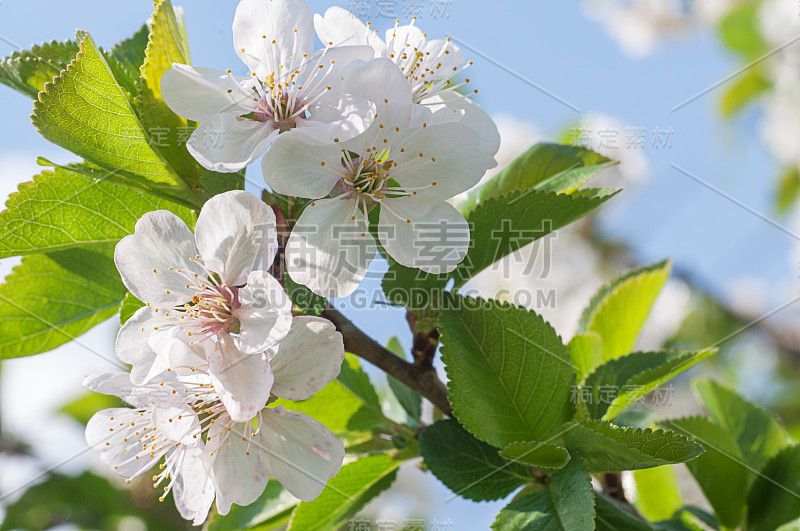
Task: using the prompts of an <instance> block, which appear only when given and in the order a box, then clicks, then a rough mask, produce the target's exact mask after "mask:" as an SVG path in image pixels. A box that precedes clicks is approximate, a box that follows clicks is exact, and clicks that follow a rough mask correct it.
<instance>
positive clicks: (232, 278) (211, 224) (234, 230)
mask: <svg viewBox="0 0 800 531" xmlns="http://www.w3.org/2000/svg"><path fill="white" fill-rule="evenodd" d="M195 238H196V240H197V249H198V250H199V252H200V256H202V257H203V261H204V262H205V265H206V267H208V268H209V269H210V270H211V271H214V272H216V273H219V274H220V275H221V276H222V281H223V282H224V283H226V284H228V285H229V286H240V285H242V284H244V283H245V282H246V281H247V275H249V274H250V273H251V272H252V271H261V270H267V269H269V268H270V266H271V265H272V261H273V260H274V259H275V253H276V252H277V250H278V231H277V229H276V228H275V213H274V212H273V211H272V209H271V208H270V207H268V206H267V205H266V204H264V202H263V201H261V200H260V199H258V198H257V197H255V196H254V195H252V194H250V193H248V192H245V191H243V190H234V191H231V192H225V193H223V194H219V195H216V196H214V197H212V198H211V199H209V200H208V201H207V202H206V204H205V205H204V206H203V209H202V211H201V212H200V215H199V216H198V217H197V224H196V225H195Z"/></svg>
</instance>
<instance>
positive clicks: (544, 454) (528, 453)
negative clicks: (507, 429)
mask: <svg viewBox="0 0 800 531" xmlns="http://www.w3.org/2000/svg"><path fill="white" fill-rule="evenodd" d="M500 455H501V456H502V457H505V458H506V459H509V460H511V461H516V462H518V463H524V464H526V465H530V466H532V467H534V468H544V469H547V470H556V469H559V468H564V465H566V464H567V463H568V462H569V459H570V456H569V452H568V451H567V450H566V449H565V448H562V447H560V446H556V445H554V444H544V443H539V442H532V441H521V442H515V443H511V444H509V445H508V446H506V447H505V448H503V449H502V450H500Z"/></svg>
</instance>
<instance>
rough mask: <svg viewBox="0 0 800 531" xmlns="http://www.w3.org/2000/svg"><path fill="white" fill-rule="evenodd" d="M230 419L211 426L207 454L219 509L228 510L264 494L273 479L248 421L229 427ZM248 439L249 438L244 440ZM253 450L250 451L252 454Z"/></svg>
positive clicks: (207, 468) (220, 510)
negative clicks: (270, 477) (247, 425)
mask: <svg viewBox="0 0 800 531" xmlns="http://www.w3.org/2000/svg"><path fill="white" fill-rule="evenodd" d="M227 426H228V424H227V423H226V422H222V421H219V422H216V423H214V424H213V425H212V426H211V429H210V430H209V435H208V439H207V444H206V453H205V455H204V457H203V461H204V466H205V469H206V470H208V471H209V472H210V473H211V476H212V478H213V481H214V486H215V487H216V493H217V512H218V513H219V514H221V515H226V514H228V511H230V509H231V504H234V503H236V504H238V505H250V504H251V503H253V502H254V501H256V500H257V499H258V497H259V496H261V493H262V492H264V488H265V487H266V486H267V482H268V481H269V468H268V465H267V462H266V460H264V459H263V458H262V454H263V452H262V451H261V450H260V448H259V446H258V443H257V442H256V441H254V440H253V439H254V438H253V437H250V431H251V430H249V429H247V430H246V429H245V425H244V424H241V423H239V424H235V425H233V426H232V429H231V431H228V428H227ZM242 439H245V440H242ZM248 452H249V455H248Z"/></svg>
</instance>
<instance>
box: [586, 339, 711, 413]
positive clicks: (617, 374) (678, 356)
mask: <svg viewBox="0 0 800 531" xmlns="http://www.w3.org/2000/svg"><path fill="white" fill-rule="evenodd" d="M714 352H715V350H712V349H705V350H699V351H696V350H659V351H656V352H634V353H633V354H628V355H627V356H622V357H620V358H617V359H614V360H610V361H608V362H606V363H604V364H603V365H600V366H599V367H597V368H595V370H594V371H593V372H592V373H591V374H590V375H589V376H588V377H587V378H586V382H585V384H584V386H583V387H584V389H585V390H587V389H588V391H589V392H590V393H591V396H590V397H589V398H590V400H589V401H588V403H587V404H586V407H587V409H588V411H589V415H590V416H591V418H594V419H605V420H610V419H613V418H614V417H615V416H616V415H617V414H618V413H620V412H621V411H622V410H624V409H625V408H627V407H628V406H631V405H633V404H634V403H636V402H637V401H638V400H639V399H641V398H642V397H644V396H645V395H646V394H647V393H649V392H651V391H652V390H653V389H655V388H656V387H658V386H659V385H661V384H662V383H664V382H666V381H668V380H670V379H672V378H674V377H675V376H677V375H678V374H680V373H682V372H684V371H687V370H689V369H691V368H692V367H694V366H695V365H697V364H698V363H700V362H701V361H702V360H704V359H705V358H707V357H708V356H710V355H711V354H713V353H714Z"/></svg>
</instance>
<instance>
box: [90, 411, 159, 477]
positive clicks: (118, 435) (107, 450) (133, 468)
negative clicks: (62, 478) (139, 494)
mask: <svg viewBox="0 0 800 531" xmlns="http://www.w3.org/2000/svg"><path fill="white" fill-rule="evenodd" d="M153 427H154V425H153V423H152V421H151V420H150V416H149V415H148V414H147V413H145V414H144V415H141V414H140V411H139V410H136V409H128V408H113V409H104V410H103V411H99V412H97V413H95V414H94V415H93V416H92V418H91V419H89V422H88V423H87V424H86V442H87V443H88V444H89V446H91V447H93V448H94V449H95V450H98V451H100V452H101V453H100V460H101V461H103V463H105V464H106V466H108V467H109V468H110V469H111V470H113V471H114V472H115V473H116V474H119V475H120V476H123V477H126V478H129V479H130V478H134V477H136V476H138V475H141V474H143V473H144V472H147V471H148V470H150V469H151V468H152V467H153V466H154V465H155V464H156V463H157V462H158V460H159V459H161V456H163V455H164V454H165V453H166V451H167V450H169V449H171V448H173V447H174V446H173V444H172V443H168V447H167V446H163V447H162V446H159V447H157V448H156V450H155V451H154V452H153V455H152V456H151V455H150V447H149V446H148V448H147V449H145V450H143V449H142V443H140V442H138V439H139V437H138V436H136V435H135V432H136V431H140V433H152V429H153ZM158 443H159V444H160V443H161V441H160V440H159V441H158Z"/></svg>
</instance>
